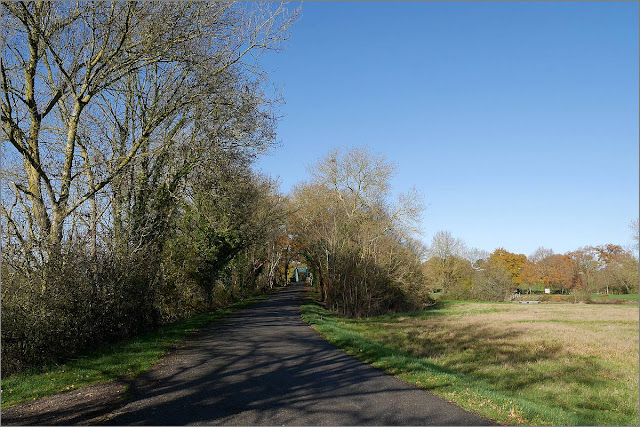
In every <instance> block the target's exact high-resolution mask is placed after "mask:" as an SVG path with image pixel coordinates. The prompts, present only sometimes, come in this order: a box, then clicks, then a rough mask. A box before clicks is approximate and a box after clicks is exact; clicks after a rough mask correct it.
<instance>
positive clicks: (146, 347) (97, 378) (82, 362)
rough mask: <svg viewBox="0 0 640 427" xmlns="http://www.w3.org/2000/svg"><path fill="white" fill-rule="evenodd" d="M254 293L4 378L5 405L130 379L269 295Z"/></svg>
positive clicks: (3, 403) (3, 406)
mask: <svg viewBox="0 0 640 427" xmlns="http://www.w3.org/2000/svg"><path fill="white" fill-rule="evenodd" d="M268 296H269V295H268V294H265V295H259V296H254V297H251V298H248V299H246V300H243V301H240V302H237V303H234V304H231V305H229V306H228V307H226V308H224V309H220V310H217V311H214V312H211V313H202V314H198V315H195V316H193V317H191V318H188V319H184V320H180V321H178V322H174V323H170V324H167V325H163V326H161V327H160V328H158V329H156V330H154V331H151V332H148V333H146V334H143V335H140V336H137V337H132V338H129V339H126V340H124V341H121V342H117V343H113V344H109V345H107V346H104V347H102V348H100V349H97V350H95V351H93V352H91V353H89V354H88V355H86V356H85V357H82V358H79V359H76V360H72V361H69V362H67V363H65V364H62V365H57V366H52V367H47V368H41V369H37V370H31V371H25V372H21V373H18V374H15V375H12V376H9V377H7V378H2V408H7V407H10V406H13V405H16V404H19V403H24V402H28V401H30V400H33V399H36V398H40V397H44V396H49V395H52V394H56V393H59V392H63V391H68V390H74V389H76V388H78V387H81V386H84V385H88V384H93V383H98V382H107V381H116V380H121V381H123V380H124V382H128V381H130V380H131V379H132V378H133V377H135V376H136V375H138V374H141V373H142V372H144V371H146V370H148V369H149V368H151V367H152V366H153V365H154V364H156V363H158V362H159V361H160V359H161V358H162V357H163V356H164V355H165V354H167V352H169V350H171V349H172V348H174V347H175V346H176V345H177V344H178V343H179V342H180V341H182V340H184V339H185V338H187V337H188V336H189V335H191V334H193V333H195V332H196V331H198V330H199V329H201V328H203V327H204V326H206V325H207V324H209V323H211V322H213V321H214V320H217V319H220V318H222V317H225V316H228V315H230V314H232V313H234V312H236V311H238V310H240V309H242V308H245V307H248V306H250V305H251V304H253V303H255V302H257V301H260V300H262V299H265V298H266V297H268Z"/></svg>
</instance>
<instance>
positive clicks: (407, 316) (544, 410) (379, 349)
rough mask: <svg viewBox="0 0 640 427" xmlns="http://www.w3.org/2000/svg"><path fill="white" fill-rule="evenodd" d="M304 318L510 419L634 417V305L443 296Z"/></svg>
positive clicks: (559, 421) (433, 386) (364, 352)
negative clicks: (426, 304)
mask: <svg viewBox="0 0 640 427" xmlns="http://www.w3.org/2000/svg"><path fill="white" fill-rule="evenodd" d="M302 313H303V317H304V318H305V320H306V321H307V322H309V323H310V324H311V325H312V326H313V327H314V328H315V329H317V330H318V331H319V332H320V333H322V334H323V335H325V336H326V337H327V338H328V339H329V340H330V341H332V342H333V343H334V344H336V345H338V346H339V347H342V348H344V349H345V350H346V351H347V352H349V353H351V354H353V355H355V356H357V357H358V358H360V359H362V360H364V361H367V362H369V363H372V364H373V365H374V366H378V367H380V368H382V369H385V370H387V371H388V372H390V373H393V374H394V375H397V376H399V377H400V378H402V379H404V380H406V381H408V382H411V383H413V384H416V385H418V386H420V387H424V388H426V389H429V390H430V391H432V392H433V393H435V394H438V395H440V396H443V397H445V398H447V399H450V400H452V401H455V402H457V403H458V404H459V405H461V406H462V407H464V408H466V409H470V410H473V411H476V412H478V413H480V414H482V415H484V416H487V417H489V418H492V419H494V420H496V421H499V422H503V423H507V424H555V425H631V424H634V425H635V424H637V422H638V373H639V372H638V307H637V306H627V305H595V304H513V303H472V302H442V303H440V304H439V305H438V306H436V307H435V308H432V309H430V310H427V311H424V312H416V313H404V314H396V315H388V316H380V317H375V318H370V319H344V318H339V317H337V316H336V315H334V314H332V313H329V312H328V311H326V310H324V309H322V308H321V307H319V306H318V305H316V304H313V303H309V304H306V305H304V306H303V308H302Z"/></svg>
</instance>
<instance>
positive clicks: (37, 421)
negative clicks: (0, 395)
mask: <svg viewBox="0 0 640 427" xmlns="http://www.w3.org/2000/svg"><path fill="white" fill-rule="evenodd" d="M128 394H129V393H127V385H126V384H125V383H123V382H108V383H98V384H91V385H88V386H85V387H81V388H79V389H77V390H72V391H68V392H64V393H59V394H54V395H51V396H46V397H42V398H40V399H36V400H33V401H31V402H27V403H23V404H20V405H15V406H11V407H9V408H5V409H3V410H2V415H1V416H2V420H1V422H2V424H3V425H54V424H58V425H72V424H85V425H86V424H91V423H96V422H99V421H100V420H101V418H103V417H104V416H105V415H107V414H108V413H109V412H111V411H112V410H114V409H115V408H117V407H119V406H120V405H122V403H123V402H124V400H126V398H127V397H128Z"/></svg>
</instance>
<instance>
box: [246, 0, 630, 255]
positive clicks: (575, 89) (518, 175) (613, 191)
mask: <svg viewBox="0 0 640 427" xmlns="http://www.w3.org/2000/svg"><path fill="white" fill-rule="evenodd" d="M638 13H639V11H638V2H486V3H485V2H406V3H404V2H403V3H391V2H371V3H364V2H347V3H341V2H339V3H334V2H310V3H304V4H303V7H302V17H301V19H300V20H299V21H298V22H297V23H296V25H295V26H294V27H293V29H292V31H291V38H290V40H289V41H288V42H287V48H286V49H285V50H284V51H283V52H280V53H277V54H272V53H268V54H265V55H263V56H262V57H261V62H262V65H263V67H264V68H266V69H267V70H268V71H269V72H270V76H271V82H272V83H274V84H275V85H277V86H278V87H280V88H281V89H282V93H283V95H284V98H285V100H286V105H284V106H283V107H282V109H281V113H282V114H283V115H284V117H283V119H282V120H281V121H280V124H279V126H278V139H279V140H280V142H281V144H280V146H279V147H278V148H276V149H274V150H272V151H271V153H270V154H268V155H267V156H265V157H263V158H262V159H260V161H259V162H258V165H257V166H258V168H259V169H260V170H262V171H265V172H268V173H269V174H271V175H272V176H278V177H279V178H280V181H281V189H282V191H284V192H288V191H289V190H290V189H291V187H292V186H293V185H294V184H295V183H297V182H300V181H302V180H308V179H309V176H308V173H307V170H306V168H305V166H306V165H308V164H312V163H314V162H315V161H317V160H318V159H319V158H320V157H323V156H324V155H325V154H326V153H327V152H328V151H329V150H330V149H331V148H333V147H341V146H342V147H350V146H363V145H365V146H368V147H370V148H371V149H372V150H373V151H374V152H377V153H381V154H384V155H386V156H387V158H388V159H389V160H391V161H393V162H395V163H396V165H397V167H398V173H397V175H396V177H395V179H394V181H393V187H394V190H395V191H397V192H402V191H405V190H407V189H408V188H410V187H411V186H413V185H415V186H416V187H417V188H418V189H419V190H420V191H421V193H422V195H423V197H424V201H425V203H426V204H427V205H428V208H427V210H426V211H425V213H424V215H423V220H422V230H423V233H422V240H423V241H425V243H428V242H429V241H430V239H431V236H432V235H433V233H434V232H436V231H438V230H449V231H450V232H451V233H452V234H453V235H454V236H455V237H458V238H461V239H462V240H464V241H465V242H466V243H467V244H468V245H469V246H472V247H477V248H480V249H485V250H489V251H491V250H493V249H495V248H496V247H500V246H502V247H504V248H506V249H507V250H510V251H512V252H518V253H524V254H527V255H528V254H530V253H531V252H533V251H534V250H535V249H536V248H537V247H538V246H545V247H547V248H551V249H553V250H554V251H556V252H559V253H563V252H566V251H568V250H573V249H576V248H578V247H580V246H584V245H596V244H604V243H609V242H612V243H618V244H623V245H627V244H630V243H631V237H630V234H631V231H630V229H629V228H628V225H629V223H630V222H631V220H633V219H635V218H637V217H638V138H639V136H638V114H639V111H638V103H639V100H638V90H639V88H638V79H639V70H638V49H639V46H638V38H639V34H638Z"/></svg>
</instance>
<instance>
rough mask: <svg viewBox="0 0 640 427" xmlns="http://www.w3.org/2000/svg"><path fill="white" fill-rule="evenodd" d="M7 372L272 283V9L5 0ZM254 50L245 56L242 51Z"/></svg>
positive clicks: (276, 221) (282, 210)
mask: <svg viewBox="0 0 640 427" xmlns="http://www.w3.org/2000/svg"><path fill="white" fill-rule="evenodd" d="M0 8H2V14H1V16H2V17H1V18H0V19H1V24H0V31H1V35H2V37H1V42H0V43H1V45H0V48H1V51H2V58H1V61H0V106H1V110H2V114H1V121H2V131H1V133H0V135H1V139H2V170H1V171H0V173H1V174H2V186H3V187H2V200H1V202H2V203H1V205H0V206H1V211H0V213H1V220H2V229H3V231H5V233H3V236H2V238H3V258H2V263H1V265H0V268H1V273H2V323H3V328H2V342H3V345H2V368H3V373H7V372H11V371H15V370H18V369H21V368H22V367H24V366H29V365H37V364H38V363H43V362H47V361H52V360H58V359H60V358H64V357H69V356H70V355H72V354H74V353H76V352H78V351H81V350H82V349H85V348H87V347H91V346H95V345H98V344H101V343H103V342H106V341H109V340H111V339H115V338H119V337H121V336H125V335H130V334H133V333H136V332H139V331H141V330H145V329H147V328H149V327H152V326H154V325H156V324H158V323H160V322H165V321H168V320H172V319H175V318H180V317H185V316H188V315H190V314H192V313H194V312H196V311H199V310H205V309H210V308H212V307H214V306H216V305H219V304H223V303H225V302H226V301H228V300H230V299H233V298H239V297H242V296H244V295H247V294H249V293H251V292H255V291H257V290H259V289H262V288H264V287H269V286H272V285H273V281H274V280H275V277H276V275H275V273H274V272H275V271H277V270H278V267H277V266H275V264H278V263H279V262H280V258H281V257H278V256H277V252H278V251H280V248H279V247H278V236H279V234H281V233H282V232H283V230H284V228H285V217H286V203H285V201H284V200H283V198H282V197H281V196H279V195H277V194H276V192H275V190H274V185H273V184H272V183H271V182H270V181H269V180H268V179H266V178H264V177H262V176H259V175H257V174H255V173H253V172H252V171H251V169H250V166H251V163H252V161H253V159H254V158H255V157H256V156H257V155H258V154H259V153H260V152H262V151H263V150H264V149H265V148H266V147H268V146H269V145H270V144H272V143H273V141H274V138H275V120H276V115H275V112H274V107H275V106H276V105H277V100H276V99H272V98H270V97H268V96H266V95H265V93H263V90H262V88H263V86H264V85H263V83H264V81H265V78H266V75H265V74H264V73H263V72H262V71H260V69H259V68H258V67H257V66H256V64H255V62H254V59H253V58H252V59H251V61H247V58H248V55H249V54H251V53H253V54H255V55H257V54H259V53H260V52H261V51H264V50H266V49H278V48H279V46H280V42H281V41H282V40H284V39H285V38H286V37H287V31H288V28H289V26H290V24H291V22H292V20H293V19H294V18H295V14H290V13H289V12H288V9H287V8H286V7H284V6H283V5H275V6H273V5H259V4H234V3H220V2H186V3H148V2H113V3H108V2H79V3H64V2H62V3H49V2H18V3H9V2H4V3H2V5H0ZM254 57H255V56H254Z"/></svg>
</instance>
